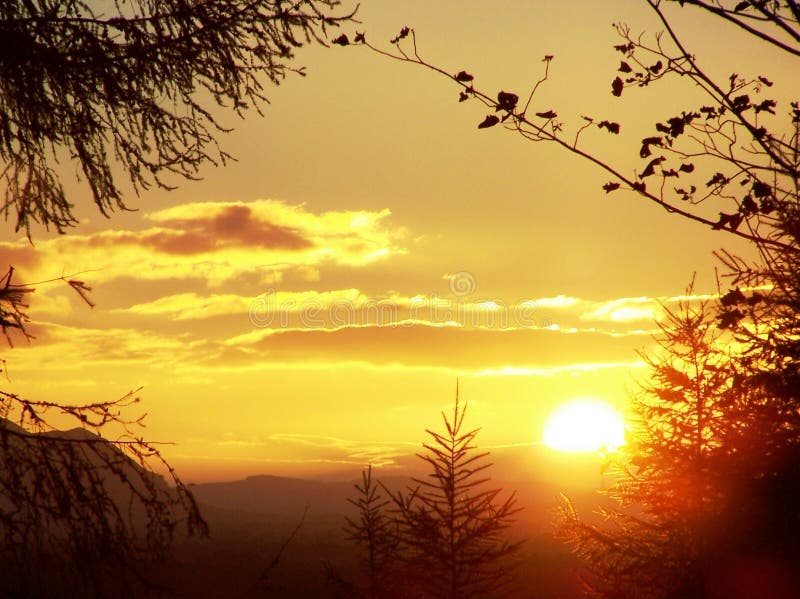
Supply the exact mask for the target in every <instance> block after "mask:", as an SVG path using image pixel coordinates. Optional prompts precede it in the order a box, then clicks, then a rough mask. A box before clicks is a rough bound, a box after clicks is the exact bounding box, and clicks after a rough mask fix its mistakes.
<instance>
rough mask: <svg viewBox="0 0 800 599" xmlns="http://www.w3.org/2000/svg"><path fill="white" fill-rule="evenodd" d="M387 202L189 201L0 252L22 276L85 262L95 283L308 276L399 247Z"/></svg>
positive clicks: (400, 234)
mask: <svg viewBox="0 0 800 599" xmlns="http://www.w3.org/2000/svg"><path fill="white" fill-rule="evenodd" d="M389 215H390V212H389V211H388V210H381V211H374V212H369V211H356V212H353V211H338V212H337V211H332V212H324V213H313V212H310V211H308V210H307V209H306V208H305V206H293V205H290V204H287V203H285V202H281V201H276V200H256V201H253V202H208V203H188V204H182V205H179V206H175V207H172V208H168V209H165V210H160V211H157V212H153V213H150V214H148V215H146V216H145V217H144V219H143V222H142V225H143V228H142V229H140V230H135V231H117V230H113V229H107V230H104V231H99V232H96V233H90V234H86V235H68V236H62V237H56V238H53V239H49V240H45V241H42V242H39V243H38V244H37V245H36V246H35V247H33V246H31V245H30V244H28V242H27V241H25V240H20V241H17V242H0V257H2V258H3V259H5V260H8V261H9V262H12V263H14V264H16V265H19V266H20V268H21V269H22V270H23V272H24V275H25V279H26V280H28V281H30V280H36V279H47V278H51V277H52V276H53V275H54V274H56V275H57V274H59V273H61V272H76V271H82V270H85V269H92V270H93V271H94V272H93V273H92V280H93V282H94V283H100V282H106V281H112V280H115V279H118V278H122V277H133V278H135V279H140V280H165V279H178V280H190V279H200V280H205V281H207V282H208V283H209V284H211V285H221V284H223V283H225V282H227V281H230V280H232V279H235V278H236V277H240V276H242V275H245V274H253V273H261V274H262V275H263V274H269V273H274V272H282V271H286V270H292V269H297V270H298V271H299V273H300V274H301V275H302V276H303V277H305V278H308V276H309V275H314V276H316V275H315V273H316V271H317V268H318V267H319V266H320V265H323V264H326V263H331V264H337V265H345V266H350V267H358V266H363V265H366V264H371V263H373V262H375V261H377V260H382V259H385V258H387V257H390V256H392V255H396V254H401V253H404V251H405V250H404V249H403V248H402V247H401V245H400V242H401V240H402V239H403V238H404V236H405V231H404V230H403V229H402V228H397V227H394V228H393V227H390V226H389V225H388V224H387V219H388V217H389Z"/></svg>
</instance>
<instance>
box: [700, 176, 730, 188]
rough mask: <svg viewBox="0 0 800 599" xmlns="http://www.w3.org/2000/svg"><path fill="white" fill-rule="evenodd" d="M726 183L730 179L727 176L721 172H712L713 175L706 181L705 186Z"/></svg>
mask: <svg viewBox="0 0 800 599" xmlns="http://www.w3.org/2000/svg"><path fill="white" fill-rule="evenodd" d="M728 183H730V179H728V177H726V176H725V175H723V174H722V173H714V176H713V177H711V179H709V181H708V182H707V183H706V187H711V186H712V185H718V186H720V187H721V186H723V185H727V184H728Z"/></svg>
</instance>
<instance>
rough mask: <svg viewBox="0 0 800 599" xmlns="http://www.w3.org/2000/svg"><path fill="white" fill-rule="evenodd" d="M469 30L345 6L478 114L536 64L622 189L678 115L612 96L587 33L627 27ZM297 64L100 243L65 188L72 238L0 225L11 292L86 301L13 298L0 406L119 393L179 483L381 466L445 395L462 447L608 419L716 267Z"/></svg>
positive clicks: (359, 51) (551, 164)
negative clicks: (87, 299) (82, 291)
mask: <svg viewBox="0 0 800 599" xmlns="http://www.w3.org/2000/svg"><path fill="white" fill-rule="evenodd" d="M487 6H488V5H487V4H486V3H485V2H473V1H459V2H452V1H448V2H422V1H414V2H402V3H400V2H381V1H378V0H370V1H367V2H363V3H362V7H361V10H360V12H359V15H360V19H361V21H362V22H363V24H362V26H360V27H359V29H363V30H366V31H367V35H368V37H369V39H370V40H372V41H373V42H377V41H379V40H388V39H389V38H390V37H392V36H393V35H394V34H396V33H397V31H398V30H399V29H400V27H401V26H403V25H411V26H413V27H415V28H416V31H417V34H418V41H419V44H420V49H421V51H422V53H423V55H424V56H425V57H427V58H429V59H430V60H431V61H433V62H435V63H437V64H440V65H442V66H444V67H445V68H447V69H449V70H451V71H453V72H455V71H457V70H460V69H462V68H466V69H468V70H470V72H472V73H473V74H475V75H476V82H477V83H478V85H479V86H481V87H484V88H486V89H488V90H492V89H500V88H502V89H508V90H514V91H517V92H518V93H520V94H522V93H524V91H525V90H526V88H529V86H530V84H531V83H532V82H533V81H535V80H536V79H537V78H538V77H539V75H540V73H541V68H542V63H541V58H542V57H543V56H544V55H545V54H553V55H555V59H554V61H553V63H552V66H551V80H550V81H549V82H548V83H547V84H546V85H545V87H544V88H543V90H542V91H541V93H540V94H539V95H538V96H537V100H536V102H537V106H541V108H542V109H549V108H554V107H555V108H557V109H558V111H559V114H561V115H563V117H564V119H565V120H570V121H572V122H575V121H577V120H578V119H579V118H580V115H581V114H587V113H588V114H592V115H597V116H600V117H601V118H608V119H611V120H616V121H620V122H621V123H622V124H623V134H622V135H620V136H619V137H618V138H614V139H609V136H607V135H599V134H598V135H595V136H594V137H588V138H587V140H586V141H587V144H588V147H592V148H595V149H596V150H598V151H601V152H603V153H604V155H607V156H609V157H611V158H612V159H614V160H617V161H618V162H620V163H621V164H622V165H623V167H624V168H623V170H625V171H626V172H632V169H633V168H634V167H635V166H638V162H637V160H635V157H636V155H637V152H638V140H639V139H641V137H643V134H642V132H643V131H644V132H645V134H646V132H647V131H648V130H649V129H648V128H649V127H652V124H653V123H654V122H655V121H657V120H663V119H664V118H665V117H668V116H671V115H672V114H673V113H674V112H675V111H676V109H678V110H680V109H681V108H684V109H688V108H689V107H690V105H687V103H686V98H694V99H696V98H697V97H698V96H696V95H694V94H695V92H694V91H693V90H692V89H691V88H688V87H686V84H685V83H684V82H681V81H673V82H670V83H665V84H662V85H661V86H660V87H658V89H655V88H654V89H650V90H632V91H631V92H630V93H627V92H626V94H625V95H624V96H625V97H624V98H622V99H615V98H613V97H612V96H611V94H610V81H611V80H612V79H613V76H614V70H615V68H616V66H617V64H618V60H619V58H618V55H616V54H615V52H614V51H613V50H612V49H611V46H612V45H613V44H615V43H618V40H617V38H616V37H615V34H614V32H613V30H612V28H611V26H610V25H611V23H612V22H613V21H617V20H624V21H626V22H628V23H629V24H631V25H632V26H633V27H634V28H635V29H638V28H650V29H651V30H652V29H653V27H654V20H653V17H652V15H651V14H649V13H648V12H647V9H646V6H644V3H634V2H598V1H596V0H595V1H575V2H556V1H547V2H545V1H540V2H522V1H515V2H507V3H503V5H502V8H496V9H494V10H489V9H488V8H487ZM670 8H671V9H672V12H673V13H675V14H677V15H678V19H677V21H676V23H677V24H678V26H679V29H680V30H681V31H682V32H684V33H685V35H686V39H687V40H688V41H689V43H690V46H691V47H692V48H694V50H695V51H696V52H697V54H698V55H699V56H700V57H701V58H702V59H704V60H705V61H706V62H705V64H707V65H708V67H709V69H711V70H712V71H713V72H717V73H721V74H722V76H724V77H727V74H728V72H729V71H730V70H731V69H735V70H736V71H737V72H740V73H749V74H753V75H758V74H765V75H767V76H768V77H769V78H770V79H773V80H775V81H776V82H778V84H779V85H780V83H781V82H783V83H785V84H786V85H789V84H790V82H791V81H792V77H791V73H790V70H789V66H788V64H782V63H780V62H779V61H777V60H776V61H767V60H766V59H765V58H764V53H766V52H768V50H767V49H766V48H763V47H761V46H756V45H753V44H750V45H748V43H745V42H747V40H742V39H741V38H740V37H739V36H735V37H734V36H733V35H732V34H733V31H732V30H730V29H729V28H727V27H725V26H723V25H721V24H719V23H716V22H711V23H710V26H709V21H708V20H707V19H706V18H705V17H701V15H698V14H697V13H690V12H688V10H687V9H685V10H684V12H683V13H682V12H681V11H680V9H679V8H678V7H677V6H675V7H670ZM687 17H689V18H687ZM709 32H713V35H711V34H710V33H709ZM299 64H305V65H306V67H307V70H308V75H309V76H308V77H306V78H300V77H294V78H290V79H288V80H286V82H285V83H284V84H283V85H281V86H280V87H279V88H277V89H272V90H271V91H270V94H269V95H270V99H271V101H272V103H271V104H270V105H269V106H268V107H267V108H266V118H263V119H261V118H259V117H258V116H257V115H256V114H251V115H249V117H248V118H247V120H246V121H245V122H238V123H237V122H234V120H233V118H232V117H229V118H228V121H227V122H228V123H229V124H232V125H235V126H236V131H235V132H234V133H232V134H229V135H227V136H226V137H225V138H224V139H223V145H224V147H225V149H226V150H228V151H229V152H231V153H232V154H233V155H234V156H236V157H237V158H238V162H235V163H232V164H230V165H229V166H228V167H226V168H224V169H216V170H215V169H213V168H211V167H208V168H206V169H205V170H204V172H203V173H202V174H203V176H204V180H202V181H200V182H192V183H183V184H181V186H180V188H179V189H178V190H177V191H172V192H164V191H159V190H153V191H149V192H147V193H144V194H143V195H142V196H141V197H140V198H138V199H137V198H135V197H134V196H131V198H130V205H131V207H135V208H138V211H137V212H132V213H125V214H117V215H114V216H113V218H112V219H111V220H105V219H103V218H102V217H101V216H100V215H99V214H97V213H96V212H95V211H94V209H93V207H92V206H91V205H90V202H88V201H86V197H87V190H86V189H85V188H83V187H80V186H79V185H74V186H71V187H70V191H71V194H72V195H71V197H72V198H73V200H74V201H75V202H76V204H78V213H79V215H80V216H81V218H82V219H83V222H82V224H81V225H80V226H79V227H78V228H77V229H76V230H74V231H71V232H70V233H69V234H68V235H66V236H62V237H54V236H52V235H47V234H45V233H43V232H35V233H34V241H35V246H31V245H29V244H28V243H27V242H26V241H25V240H24V239H17V238H16V235H14V234H13V233H12V230H11V226H10V224H8V225H6V227H5V232H4V233H2V237H0V239H3V240H4V241H3V242H2V243H0V258H2V261H3V262H7V263H12V264H14V265H15V266H16V267H18V269H19V271H20V273H21V275H22V277H23V278H24V280H27V281H35V280H39V279H49V278H51V277H53V276H58V275H60V274H62V273H73V272H77V271H84V270H85V271H87V272H85V273H84V274H82V275H81V276H80V278H82V279H83V280H85V281H86V282H87V283H88V284H90V285H91V286H92V287H93V288H94V291H93V294H92V298H93V300H94V301H95V302H96V303H97V307H96V308H95V309H94V310H90V309H88V308H87V307H86V306H85V305H84V304H82V303H81V302H80V300H79V298H77V297H76V296H75V294H74V293H72V292H71V291H70V290H69V289H68V288H65V287H66V286H63V285H50V286H42V287H41V288H40V289H38V290H37V293H36V296H35V298H34V299H33V302H32V307H31V316H32V319H33V321H34V324H33V326H32V332H34V334H35V335H36V339H35V340H34V341H33V342H31V343H30V344H27V343H19V344H18V347H17V348H15V349H14V350H13V351H12V352H6V353H5V354H4V357H5V358H6V360H7V362H8V365H7V366H8V367H7V371H8V373H9V377H10V383H9V384H8V385H7V387H8V388H9V389H10V390H11V391H13V392H17V393H20V394H25V395H27V396H29V397H32V398H38V399H51V400H62V399H63V400H70V401H84V400H86V401H88V400H99V399H109V398H112V397H117V396H121V395H123V394H124V393H125V392H127V391H128V390H130V389H132V388H137V387H140V386H142V387H144V389H143V392H142V397H143V399H144V400H145V401H144V404H143V409H144V410H145V411H147V412H148V414H149V416H148V420H147V423H148V427H147V435H148V436H149V437H152V438H154V439H159V440H170V441H174V442H175V443H176V445H174V446H170V447H168V448H167V449H166V450H165V454H166V455H167V457H168V458H170V459H171V460H172V461H173V462H174V463H175V464H176V465H177V466H178V467H179V469H180V471H181V472H183V473H184V476H185V477H186V478H187V479H189V480H201V479H215V478H225V477H232V476H241V475H245V474H255V473H266V472H272V473H282V474H304V475H305V474H309V473H316V472H323V471H326V470H331V469H335V468H352V467H360V466H362V465H365V464H366V463H368V462H378V463H389V462H391V459H392V456H396V455H398V454H402V453H408V452H409V451H410V450H413V449H414V448H415V447H416V446H417V445H418V444H419V443H420V442H421V440H422V436H423V429H424V428H425V427H430V426H436V425H437V423H438V413H439V411H440V410H441V409H442V408H445V407H447V406H448V405H449V404H450V402H451V401H452V398H453V390H454V387H455V381H456V378H457V377H458V378H460V381H461V390H462V396H463V397H464V398H465V399H466V400H467V401H468V402H469V403H470V405H471V408H470V410H471V418H472V422H473V423H474V424H475V425H479V426H481V427H482V428H483V432H482V433H481V437H480V440H481V442H482V443H483V444H485V445H487V446H491V445H507V444H520V443H522V444H524V443H532V442H538V441H540V440H541V437H542V427H543V424H544V418H545V416H546V414H547V413H548V412H549V411H550V410H551V409H552V408H553V407H554V406H556V405H558V404H559V403H560V402H563V401H564V400H567V399H571V398H575V397H582V396H592V397H598V398H602V399H606V400H608V401H610V402H612V403H614V404H615V405H617V406H619V407H620V408H621V409H624V408H625V406H626V405H627V401H628V400H627V397H628V395H627V390H629V389H631V388H634V387H635V380H636V377H637V376H643V375H644V374H645V371H644V369H643V368H642V365H641V362H640V361H639V359H638V357H637V356H636V354H635V350H636V349H641V348H644V347H647V346H649V344H650V340H649V337H648V334H649V333H650V332H652V330H653V329H654V326H655V325H654V324H653V321H652V319H653V317H654V316H657V315H658V313H659V310H660V308H659V302H666V303H667V305H669V304H670V303H671V302H674V301H675V298H676V296H679V295H680V294H681V293H682V292H683V290H684V289H685V287H686V284H687V283H688V282H689V281H690V279H691V277H692V274H693V272H695V271H697V273H698V290H699V291H701V292H712V291H713V290H714V289H715V286H714V284H713V268H714V265H715V263H714V260H713V258H712V256H711V251H712V250H713V249H715V248H717V247H719V246H721V245H723V244H724V245H725V246H726V247H728V248H730V249H733V250H737V249H741V248H742V247H743V246H742V244H740V243H736V242H734V240H732V239H731V238H730V237H727V236H725V235H724V234H721V233H715V232H712V231H707V230H704V229H702V228H701V227H700V226H699V225H695V224H692V223H689V222H686V221H683V220H681V219H678V218H676V217H671V216H669V215H668V214H666V213H665V212H663V211H662V210H660V209H658V208H657V207H654V206H652V205H649V204H646V203H645V202H644V201H643V200H642V199H640V198H637V197H635V196H633V195H631V194H625V193H621V192H620V193H618V194H613V195H611V196H606V195H604V194H603V192H602V190H601V189H600V186H601V185H602V184H603V183H604V182H605V181H606V180H607V177H606V176H605V175H603V174H602V173H600V172H598V171H596V170H594V169H592V168H591V167H589V166H588V165H586V164H583V163H581V162H580V161H578V160H577V159H573V158H570V157H569V156H567V155H565V154H564V153H563V152H559V151H557V150H556V149H555V148H553V147H551V146H548V145H546V144H531V143H525V142H524V141H522V140H521V139H519V138H517V137H515V136H513V135H511V134H509V133H506V132H503V131H502V130H501V129H500V128H499V127H498V128H495V129H492V130H487V131H478V130H477V129H476V128H475V125H476V124H477V123H478V122H479V121H480V120H481V119H482V117H483V110H481V108H480V107H479V106H477V105H473V104H470V103H467V104H463V105H462V104H459V103H458V102H457V101H456V99H457V90H456V89H454V88H453V87H452V86H451V85H449V84H448V82H447V81H445V80H443V79H440V78H437V77H436V76H434V75H433V74H432V73H428V72H425V71H423V70H420V69H415V68H413V67H411V66H408V65H402V64H399V63H394V62H390V61H387V60H386V59H382V58H380V57H378V56H375V55H373V54H371V53H369V52H368V51H366V50H365V49H363V48H339V47H334V48H332V49H328V50H326V49H321V48H309V49H304V50H303V51H301V52H300V54H299ZM764 64H769V65H770V66H769V69H768V71H767V72H762V71H763V69H762V70H758V69H759V65H761V66H763V65H764ZM682 85H683V86H684V87H681V86H682ZM667 89H669V90H671V91H670V92H669V93H664V92H665V91H666V90H667ZM672 90H674V91H672ZM462 286H463V287H462ZM462 291H465V292H466V293H462Z"/></svg>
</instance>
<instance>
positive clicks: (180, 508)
mask: <svg viewBox="0 0 800 599" xmlns="http://www.w3.org/2000/svg"><path fill="white" fill-rule="evenodd" d="M12 276H13V269H9V271H8V273H7V274H6V276H5V277H4V278H3V280H2V287H0V326H2V331H3V333H4V334H5V335H6V338H7V340H8V342H9V343H10V342H11V339H12V334H13V331H17V332H18V333H20V334H21V335H22V336H23V337H28V338H29V337H30V335H29V334H28V332H27V329H26V323H27V322H28V316H27V313H26V308H27V305H26V304H25V298H26V296H27V295H28V294H30V293H32V292H33V288H31V287H30V286H27V285H18V284H15V283H14V282H13V278H12ZM66 282H67V283H68V284H69V285H70V286H71V287H72V288H73V289H75V290H76V291H77V292H78V293H79V294H80V295H81V297H84V299H86V300H87V301H88V297H87V295H86V294H87V293H88V292H89V291H91V289H90V288H89V287H87V286H86V285H85V284H84V283H83V282H81V281H77V280H66ZM138 402H139V398H138V396H137V395H136V393H135V392H131V393H128V394H126V395H125V396H123V397H121V398H119V399H116V400H111V401H105V402H99V403H89V404H86V403H66V402H65V403H52V402H46V401H35V400H30V399H27V398H24V397H21V396H19V395H17V394H14V393H9V392H7V391H3V390H0V560H2V562H3V564H4V565H3V568H2V570H0V595H3V596H23V597H43V596H56V595H57V596H63V597H105V596H136V595H137V593H139V592H141V591H142V590H144V589H148V590H149V591H151V592H152V591H154V590H155V589H156V588H155V586H154V582H153V580H154V579H153V578H152V577H150V576H149V575H148V568H149V567H150V565H151V564H152V563H153V562H154V561H158V560H160V559H161V558H163V557H164V556H165V554H166V552H167V550H168V549H169V546H170V544H171V543H172V541H173V539H174V537H175V535H176V533H177V532H178V531H179V530H180V529H183V530H184V531H185V533H188V534H190V535H192V534H200V535H205V534H207V526H206V523H205V521H204V520H203V518H202V517H201V515H200V512H199V510H198V507H197V505H196V503H195V500H194V498H193V497H192V494H191V493H190V492H189V490H188V489H187V488H186V487H185V486H184V484H183V482H182V481H181V480H180V478H179V477H178V475H177V473H176V472H175V471H174V470H173V469H172V467H171V466H170V465H169V464H168V463H167V462H166V461H165V460H164V458H163V456H162V455H161V453H160V450H159V448H158V444H156V443H152V442H147V441H145V440H144V439H143V438H142V437H141V435H140V434H139V432H138V431H137V430H136V429H137V428H140V427H141V426H143V417H138V418H131V417H129V416H128V415H127V412H128V411H129V410H130V409H131V408H132V407H133V406H134V405H135V404H137V403H138ZM54 415H58V416H59V417H60V418H61V420H62V421H63V420H64V419H67V420H72V421H73V422H74V423H75V425H76V426H77V428H75V429H73V430H69V431H61V430H56V429H54V428H53V426H51V425H50V424H49V422H50V421H51V418H52V417H53V416H54ZM104 431H112V432H113V433H114V434H115V435H117V436H116V437H115V438H113V439H106V438H103V437H102V436H101V433H102V432H104ZM156 470H159V471H161V473H163V474H165V475H166V476H167V478H168V480H169V484H168V483H167V482H166V481H165V480H164V478H163V477H162V476H161V474H157V473H156Z"/></svg>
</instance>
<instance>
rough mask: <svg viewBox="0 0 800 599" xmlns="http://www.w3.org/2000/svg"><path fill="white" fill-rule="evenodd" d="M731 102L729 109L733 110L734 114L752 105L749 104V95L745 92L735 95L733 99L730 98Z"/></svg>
mask: <svg viewBox="0 0 800 599" xmlns="http://www.w3.org/2000/svg"><path fill="white" fill-rule="evenodd" d="M731 104H732V106H731V110H733V112H734V113H736V114H739V113H740V112H743V111H745V110H747V109H748V108H750V107H752V104H750V96H748V95H747V94H742V95H741V96H736V97H735V98H734V99H733V100H731Z"/></svg>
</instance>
